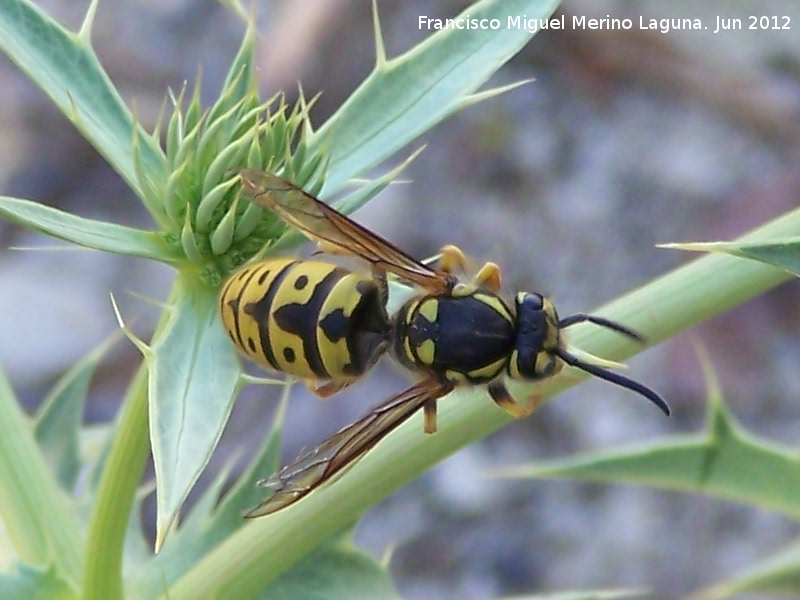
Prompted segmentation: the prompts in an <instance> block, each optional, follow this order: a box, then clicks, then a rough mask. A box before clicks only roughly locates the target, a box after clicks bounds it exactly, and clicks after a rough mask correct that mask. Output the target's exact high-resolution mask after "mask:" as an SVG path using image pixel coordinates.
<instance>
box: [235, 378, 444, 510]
mask: <svg viewBox="0 0 800 600" xmlns="http://www.w3.org/2000/svg"><path fill="white" fill-rule="evenodd" d="M452 389H453V384H451V383H450V382H446V381H445V382H438V381H435V380H425V381H423V382H421V383H419V384H417V385H415V386H413V387H410V388H408V389H407V390H405V391H404V392H401V393H399V394H397V395H396V396H394V397H392V398H390V399H389V400H387V401H386V402H384V403H383V404H380V405H378V406H376V407H375V408H373V409H372V410H371V411H370V412H369V413H368V414H366V415H365V416H363V417H361V418H360V419H359V420H358V421H356V422H355V423H353V424H352V425H348V426H347V427H345V428H344V429H342V430H341V431H339V432H338V433H336V434H334V435H332V436H331V437H329V438H328V439H327V440H325V441H324V442H322V443H321V444H320V445H319V446H317V447H315V448H313V449H311V450H309V451H308V452H305V453H302V454H301V455H300V456H298V457H297V458H296V459H295V460H294V461H292V462H291V463H289V464H288V465H286V466H285V467H283V468H282V469H281V470H280V471H278V472H277V473H275V474H274V475H273V476H272V477H270V478H269V479H268V480H267V481H266V482H264V486H265V487H268V488H272V489H273V490H274V491H275V493H274V494H273V495H272V496H270V497H269V498H267V499H266V500H265V501H264V502H262V503H261V504H259V505H258V506H257V507H255V508H254V509H252V510H251V511H249V512H248V513H246V514H245V517H248V518H250V517H262V516H264V515H268V514H271V513H274V512H277V511H279V510H281V509H282V508H285V507H286V506H289V505H290V504H294V503H295V502H297V501H298V500H300V499H301V498H303V497H304V496H306V495H307V494H309V493H311V492H312V491H314V490H315V489H316V488H318V487H319V486H321V485H322V484H324V483H325V482H327V481H329V480H331V479H332V478H334V477H335V476H337V475H340V474H341V473H342V472H343V471H344V470H345V469H346V468H348V467H350V466H352V465H354V464H355V463H356V462H358V461H359V460H361V459H362V458H363V457H364V455H365V454H366V453H367V452H369V451H370V450H371V449H372V448H374V447H375V445H376V444H377V443H378V442H380V441H381V440H382V439H383V438H384V437H386V436H387V435H388V434H389V433H391V432H392V431H394V430H395V429H396V428H397V427H399V426H400V425H402V424H403V423H405V422H406V421H407V420H408V419H409V418H410V417H411V416H412V415H413V414H414V413H416V412H417V411H418V410H420V409H421V408H423V407H424V406H425V405H426V403H429V402H435V401H436V400H437V399H438V398H441V397H442V396H444V395H445V394H447V393H449V392H450V391H452Z"/></svg>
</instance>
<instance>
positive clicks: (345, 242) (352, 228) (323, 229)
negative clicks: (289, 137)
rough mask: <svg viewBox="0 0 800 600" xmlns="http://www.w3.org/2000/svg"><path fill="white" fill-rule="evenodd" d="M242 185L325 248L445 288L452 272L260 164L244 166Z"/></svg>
mask: <svg viewBox="0 0 800 600" xmlns="http://www.w3.org/2000/svg"><path fill="white" fill-rule="evenodd" d="M240 176H241V178H242V184H243V190H244V192H245V194H247V195H248V196H250V197H251V198H252V199H253V202H255V203H256V204H258V205H259V206H264V207H266V208H268V209H270V210H271V211H272V212H274V213H275V214H276V215H278V217H280V218H281V219H282V220H283V221H285V222H286V223H288V224H289V225H291V226H292V227H296V228H297V229H298V230H300V232H302V233H303V235H305V236H306V237H307V238H309V239H311V240H312V241H315V242H317V243H319V244H320V247H321V248H322V249H323V250H324V251H330V252H334V253H337V254H347V255H355V256H357V257H359V258H361V259H363V260H366V261H367V262H369V263H370V264H371V265H372V267H373V269H375V270H376V271H377V272H379V273H386V272H388V273H394V274H395V275H397V276H398V277H399V278H401V279H404V280H406V281H409V282H411V283H413V284H415V285H418V286H420V287H422V288H424V289H426V290H428V291H430V292H431V293H434V294H443V293H446V292H447V291H449V290H450V288H451V287H452V280H451V278H450V277H449V276H448V275H446V274H445V273H442V272H440V271H436V270H434V269H431V268H430V267H428V266H425V265H423V264H422V263H421V262H419V261H417V260H415V259H414V258H412V257H411V256H409V255H408V254H406V253H405V252H403V251H402V250H400V248H398V247H397V246H395V245H394V244H392V243H391V242H389V241H388V240H385V239H383V238H382V237H380V236H379V235H377V234H375V233H373V232H372V231H370V230H369V229H367V228H365V227H362V226H361V225H359V224H358V223H356V222H355V221H353V220H352V219H350V218H349V217H346V216H345V215H343V214H342V213H340V212H338V211H337V210H335V209H333V208H331V207H330V206H328V205H327V204H325V203H324V202H322V201H320V200H318V199H317V198H315V197H314V196H312V195H311V194H308V193H306V192H305V191H303V190H302V189H301V188H299V187H297V186H296V185H294V184H292V183H289V182H288V181H286V180H284V179H281V178H280V177H278V176H277V175H273V174H272V173H268V172H266V171H259V170H257V169H244V170H243V171H241V172H240Z"/></svg>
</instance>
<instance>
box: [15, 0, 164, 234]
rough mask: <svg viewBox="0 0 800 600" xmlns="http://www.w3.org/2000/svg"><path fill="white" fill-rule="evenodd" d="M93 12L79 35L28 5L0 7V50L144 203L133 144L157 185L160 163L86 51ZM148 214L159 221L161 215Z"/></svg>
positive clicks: (152, 145) (155, 147) (151, 142)
mask: <svg viewBox="0 0 800 600" xmlns="http://www.w3.org/2000/svg"><path fill="white" fill-rule="evenodd" d="M95 8H96V6H95V5H92V6H91V7H90V8H89V12H88V16H87V19H86V21H85V22H84V25H83V27H82V29H81V31H80V32H79V33H75V32H72V31H69V30H67V29H65V28H64V27H62V26H61V25H59V24H58V23H56V22H55V21H54V20H53V19H51V18H50V17H49V16H48V15H46V14H45V13H44V12H42V10H41V9H39V8H38V7H36V6H34V5H33V4H32V3H30V2H22V1H15V2H11V1H8V2H0V50H2V52H3V53H4V54H5V55H6V56H8V58H10V59H11V61H12V62H14V64H16V65H17V67H18V68H19V69H20V70H22V71H23V72H24V73H26V74H27V75H28V77H29V78H30V79H31V81H33V82H34V83H35V84H36V85H38V86H39V87H40V88H41V90H42V91H43V92H44V93H45V94H47V96H49V97H50V99H51V100H52V101H53V102H54V104H55V105H56V106H58V108H59V109H60V110H61V112H62V113H64V115H65V116H66V117H67V118H68V119H69V120H70V121H71V122H72V123H73V124H74V125H75V127H76V129H78V131H80V132H81V133H82V134H83V135H84V137H86V139H87V140H89V142H90V143H91V144H92V146H93V147H94V148H95V149H96V150H97V151H98V152H100V153H101V154H102V155H103V157H104V158H105V159H106V160H107V161H108V162H109V164H110V165H111V166H112V167H113V168H114V170H116V171H117V173H119V174H120V175H121V176H122V178H123V179H125V181H126V182H127V183H128V185H129V186H130V187H131V188H132V189H133V190H136V192H137V195H138V196H139V197H140V198H142V199H144V198H145V194H144V191H143V189H141V188H140V185H139V178H138V176H137V173H136V167H135V165H134V162H135V161H134V149H133V145H132V143H131V142H132V140H133V139H134V138H135V137H136V138H138V139H139V142H140V145H139V160H140V163H141V167H142V171H143V173H144V175H145V176H146V177H148V178H150V179H153V180H156V181H160V180H162V179H163V177H164V173H165V167H166V162H165V160H164V154H163V152H162V151H161V149H160V147H159V145H158V141H157V140H156V139H153V138H152V137H150V136H149V135H148V134H147V133H146V132H144V131H142V130H141V129H140V128H139V126H138V125H137V124H136V123H135V122H134V120H133V118H132V116H131V113H130V112H129V111H128V109H127V107H126V106H125V103H124V102H123V101H122V98H121V97H120V95H119V93H118V92H117V89H116V88H115V87H114V85H113V84H112V83H111V80H110V79H109V78H108V75H107V74H106V72H105V71H104V70H103V67H102V66H101V65H100V62H99V61H98V60H97V56H96V55H95V53H94V50H93V48H92V46H91V39H90V38H91V26H92V18H93V16H94V10H95ZM148 209H149V210H150V212H151V213H152V214H153V215H154V217H155V218H156V220H157V221H159V215H160V214H161V211H160V210H159V208H158V207H156V206H149V207H148Z"/></svg>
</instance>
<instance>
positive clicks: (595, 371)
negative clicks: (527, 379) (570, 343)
mask: <svg viewBox="0 0 800 600" xmlns="http://www.w3.org/2000/svg"><path fill="white" fill-rule="evenodd" d="M576 316H578V315H576ZM582 316H585V315H582ZM568 318H570V317H568ZM586 320H588V319H586ZM592 322H594V321H592ZM557 354H558V357H559V358H560V359H561V360H563V361H564V362H565V363H567V364H568V365H569V366H571V367H576V368H578V369H580V370H581V371H585V372H587V373H589V374H590V375H593V376H595V377H597V378H599V379H605V380H606V381H608V382H609V383H613V384H614V385H618V386H620V387H624V388H626V389H629V390H631V391H632V392H635V393H637V394H639V395H640V396H644V397H645V398H647V399H648V400H650V402H652V403H653V404H655V405H656V406H657V407H658V408H659V409H660V410H661V412H663V413H664V414H665V415H667V416H669V415H670V412H671V411H670V408H669V404H667V402H666V400H664V399H663V398H662V397H661V396H659V395H658V393H656V392H655V391H654V390H652V389H650V388H649V387H647V386H646V385H643V384H641V383H639V382H638V381H635V380H633V379H630V378H629V377H625V376H624V375H620V374H619V373H615V372H613V371H609V370H607V369H603V368H602V367H598V366H596V365H592V364H589V363H585V362H583V361H582V360H580V359H579V358H578V357H576V356H573V355H572V354H570V353H569V352H567V351H566V350H563V349H559V350H558V352H557Z"/></svg>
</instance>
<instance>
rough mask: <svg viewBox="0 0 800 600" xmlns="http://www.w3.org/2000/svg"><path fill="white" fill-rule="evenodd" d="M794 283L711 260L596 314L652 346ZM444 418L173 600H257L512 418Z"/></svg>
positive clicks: (574, 331) (749, 265)
mask: <svg viewBox="0 0 800 600" xmlns="http://www.w3.org/2000/svg"><path fill="white" fill-rule="evenodd" d="M798 232H800V210H798V211H793V212H791V213H789V214H787V215H785V216H783V217H781V218H779V219H777V220H775V221H773V222H771V223H769V224H768V225H765V226H764V227H762V228H760V229H758V230H756V231H754V232H752V233H751V234H749V235H747V236H745V238H742V239H748V240H756V239H762V240H763V239H770V238H779V237H788V236H791V235H797V234H798ZM789 277H790V275H789V274H788V273H786V272H784V271H782V270H780V269H777V268H774V267H770V266H767V265H764V264H762V263H757V262H751V261H746V260H742V259H737V258H733V257H730V256H727V255H708V256H704V257H702V258H700V259H697V260H695V261H692V262H691V263H689V264H687V265H685V266H683V267H680V268H678V269H676V270H675V271H673V272H671V273H669V274H667V275H665V276H663V277H660V278H658V279H656V280H654V281H652V282H651V283H649V284H647V285H645V286H643V287H641V288H639V289H637V290H635V291H633V292H631V293H629V294H627V295H626V296H624V297H622V298H620V299H619V300H617V301H615V302H613V303H611V304H609V305H607V306H605V307H602V308H601V309H599V310H598V311H597V312H599V313H601V314H603V316H605V317H608V318H610V319H614V320H616V321H620V322H622V323H625V324H626V325H629V326H631V327H633V328H634V329H637V330H639V331H641V332H642V333H644V334H645V335H646V336H647V338H648V340H649V342H650V343H651V344H652V343H657V342H659V341H662V340H664V339H666V338H667V337H670V336H672V335H675V334H676V333H678V332H680V331H682V330H684V329H686V328H688V327H691V326H693V325H695V324H697V323H699V322H702V321H704V320H707V319H708V318H710V317H712V316H713V315H716V314H719V313H722V312H724V311H726V310H728V309H730V308H732V307H734V306H737V305H739V304H741V303H743V302H745V301H746V300H748V299H749V298H752V297H754V296H757V295H758V294H761V293H762V292H764V291H766V290H769V289H771V288H773V287H776V286H777V285H779V284H781V283H782V282H784V281H785V280H787V279H788V278H789ZM570 340H571V341H572V342H573V343H574V344H575V345H576V346H578V347H580V348H582V349H584V350H586V351H588V352H591V353H594V354H597V355H600V356H603V357H608V358H611V359H615V360H620V359H624V358H627V357H628V356H630V355H632V354H635V353H636V352H637V351H639V350H640V348H639V347H637V346H636V345H635V344H632V343H630V342H629V341H627V340H626V339H624V338H623V337H622V336H619V335H614V334H613V332H608V331H606V330H604V329H601V328H598V327H591V326H576V327H574V328H570ZM581 378H583V376H581V375H578V374H576V373H568V374H566V375H565V376H563V377H558V378H555V379H554V380H550V381H548V382H547V383H546V384H543V385H540V386H531V385H521V384H516V385H513V386H511V387H512V391H513V392H514V393H515V394H516V395H517V397H520V398H524V397H526V396H528V395H531V394H534V393H535V394H537V395H540V396H541V397H542V399H545V398H548V397H550V396H552V395H553V394H555V393H556V392H558V391H561V390H563V389H565V388H567V387H569V386H570V385H574V384H575V383H576V382H577V381H579V380H580V379H581ZM654 414H655V415H656V416H657V413H654ZM440 415H441V417H440V426H439V427H440V431H439V433H438V434H436V435H434V436H425V435H423V434H422V433H421V429H422V428H421V425H420V421H419V420H416V419H411V421H410V422H409V423H406V424H405V425H404V426H402V427H400V428H399V429H398V430H397V431H396V432H395V433H393V434H392V435H390V436H388V437H387V438H386V439H385V440H384V441H382V442H381V443H380V444H379V445H378V447H377V448H375V450H374V451H372V452H371V453H370V454H369V455H368V456H367V457H366V458H364V460H362V461H361V462H360V463H358V464H357V465H356V466H354V467H353V468H352V469H351V470H349V471H348V472H347V473H346V475H345V476H344V477H342V478H341V479H340V480H338V481H337V482H335V483H334V484H331V485H329V486H325V487H323V488H321V489H320V490H318V491H316V492H314V493H313V494H311V495H309V496H308V497H307V498H305V499H303V500H302V501H300V502H298V503H297V504H296V505H294V506H292V507H290V508H288V509H286V510H284V511H281V512H279V513H277V514H275V515H271V516H268V517H265V518H262V519H257V520H255V521H253V522H252V523H248V524H247V526H245V527H242V528H241V529H240V530H239V531H237V532H236V533H235V534H233V535H232V536H231V537H230V538H228V539H227V540H226V541H225V542H224V543H222V544H220V545H219V546H218V547H217V548H216V549H215V550H214V551H213V552H211V553H209V554H208V555H207V556H206V557H204V558H203V559H202V560H200V561H199V562H198V563H197V564H196V565H195V566H194V568H193V569H192V570H191V571H189V572H188V573H186V574H185V575H184V576H183V577H182V578H181V579H179V580H178V581H177V582H176V583H175V584H174V586H173V587H172V588H171V589H170V590H169V593H168V598H169V600H193V599H195V598H200V597H220V598H232V597H235V598H239V599H246V598H252V597H254V596H255V595H256V594H257V593H259V592H260V591H261V590H263V589H264V587H265V586H266V585H267V584H268V583H269V582H270V581H272V580H273V579H274V578H276V577H277V576H278V575H280V574H281V573H282V572H283V571H285V570H286V569H288V568H289V567H290V566H291V565H292V564H293V563H294V562H295V561H297V560H298V559H299V558H300V557H302V556H303V555H305V554H306V553H307V552H309V551H310V550H311V549H312V548H314V547H316V546H317V545H318V544H320V543H321V542H322V541H323V540H324V539H326V538H328V537H329V536H331V535H333V534H334V533H336V532H337V531H340V530H341V528H342V525H343V524H344V523H349V522H353V521H355V520H356V519H357V518H358V517H359V516H360V515H361V513H363V512H364V511H365V510H366V509H367V508H369V507H370V506H372V505H374V504H376V503H377V502H378V501H380V500H381V499H382V498H385V497H386V496H388V495H390V494H391V493H393V492H394V491H395V490H396V489H397V488H399V487H400V486H402V485H403V484H405V483H406V482H408V481H410V480H412V479H414V478H415V477H417V476H418V475H420V474H421V473H422V472H424V471H425V470H427V469H429V468H430V467H431V466H433V465H434V464H436V463H437V462H439V461H440V460H442V459H443V458H445V457H447V456H448V455H450V454H452V453H453V452H455V451H456V450H458V449H459V448H461V447H463V446H465V445H467V444H470V443H472V442H473V441H476V440H478V439H480V438H482V437H485V436H486V435H488V434H490V433H492V432H493V431H495V430H496V429H498V428H499V427H501V426H502V425H504V424H506V423H508V421H509V418H508V417H507V416H506V415H505V414H504V413H503V412H502V411H499V410H497V408H496V407H494V406H493V405H492V403H491V402H489V401H488V400H487V399H486V397H485V391H484V390H482V389H464V390H458V391H456V392H455V393H453V394H451V395H450V396H449V397H447V398H445V399H443V401H442V402H440ZM654 418H655V416H654ZM166 597H167V596H165V598H166Z"/></svg>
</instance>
